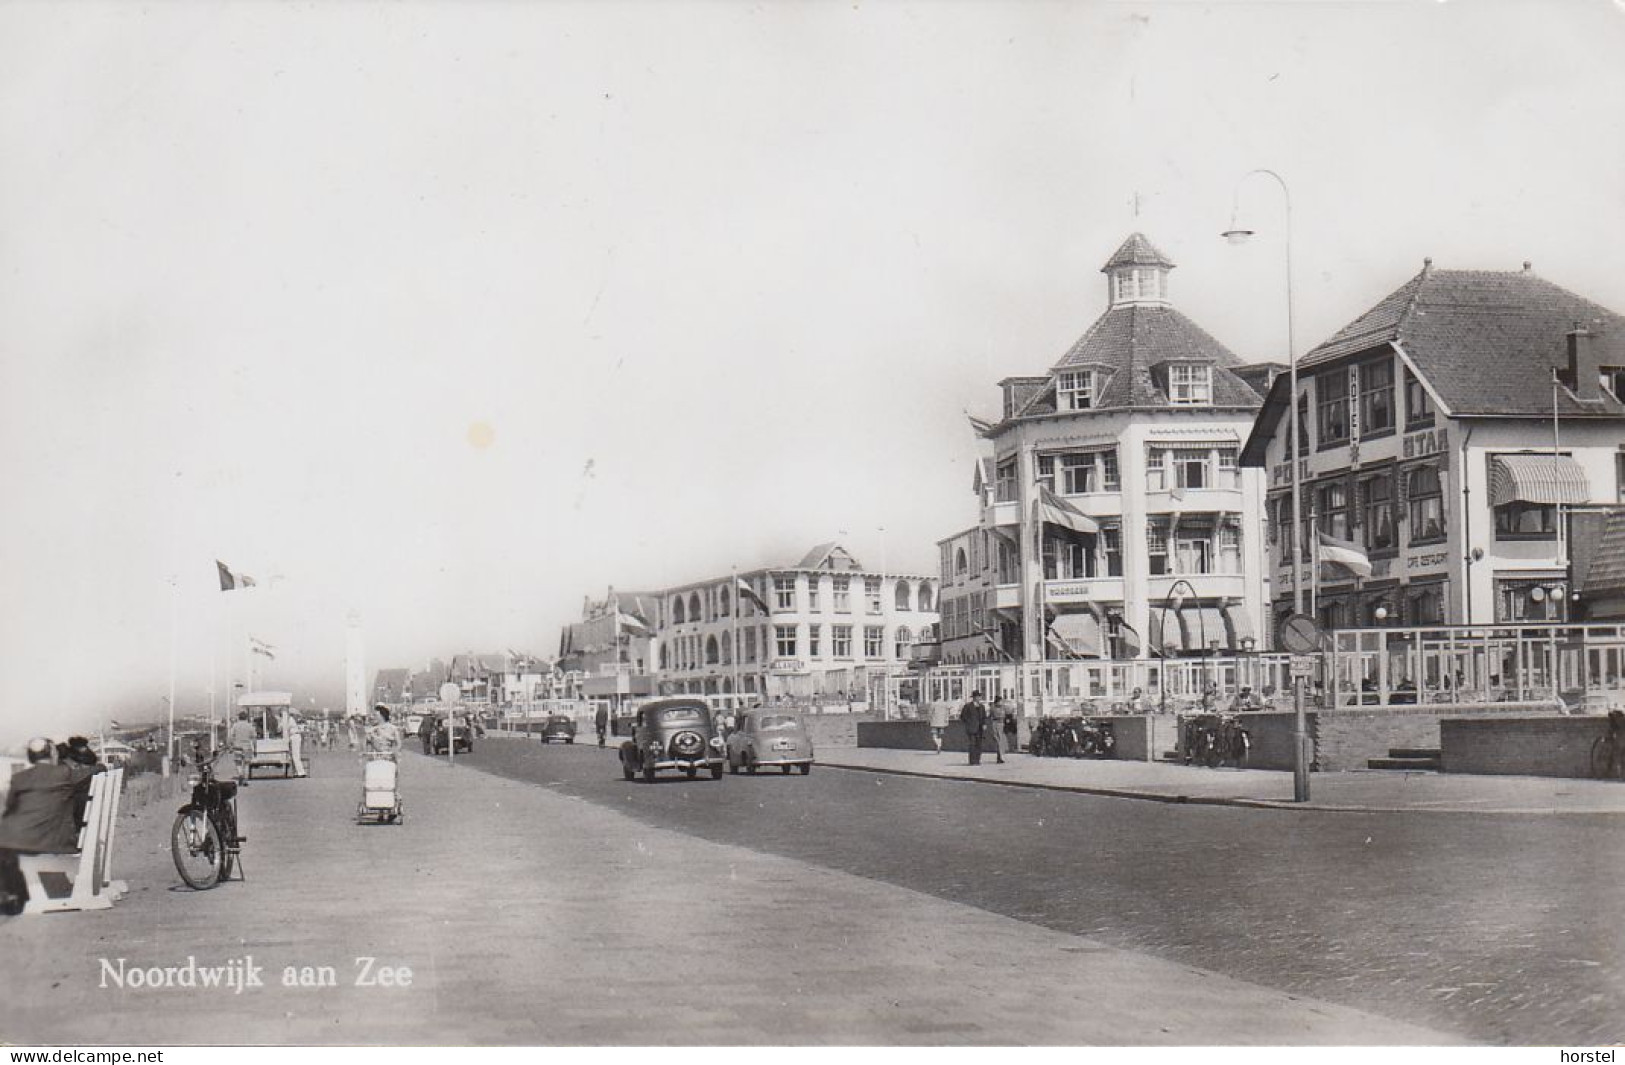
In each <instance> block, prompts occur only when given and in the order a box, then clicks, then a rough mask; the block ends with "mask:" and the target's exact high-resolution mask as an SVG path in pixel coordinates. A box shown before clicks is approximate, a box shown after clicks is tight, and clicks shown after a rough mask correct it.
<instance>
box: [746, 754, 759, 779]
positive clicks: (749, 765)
mask: <svg viewBox="0 0 1625 1065" xmlns="http://www.w3.org/2000/svg"><path fill="white" fill-rule="evenodd" d="M756 768H757V766H756V759H754V758H752V759H750V760H749V761H747V762H746V763H745V772H747V773H749V774H750V775H751V776H755V775H756Z"/></svg>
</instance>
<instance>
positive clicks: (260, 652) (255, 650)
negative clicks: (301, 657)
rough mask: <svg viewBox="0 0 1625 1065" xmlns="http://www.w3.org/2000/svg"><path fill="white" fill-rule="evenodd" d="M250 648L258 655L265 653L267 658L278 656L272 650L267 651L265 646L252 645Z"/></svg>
mask: <svg viewBox="0 0 1625 1065" xmlns="http://www.w3.org/2000/svg"><path fill="white" fill-rule="evenodd" d="M249 650H250V651H252V652H254V653H255V654H257V655H264V656H265V657H266V658H270V659H275V658H276V655H274V654H272V653H271V652H270V651H267V650H266V649H265V648H263V647H250V648H249Z"/></svg>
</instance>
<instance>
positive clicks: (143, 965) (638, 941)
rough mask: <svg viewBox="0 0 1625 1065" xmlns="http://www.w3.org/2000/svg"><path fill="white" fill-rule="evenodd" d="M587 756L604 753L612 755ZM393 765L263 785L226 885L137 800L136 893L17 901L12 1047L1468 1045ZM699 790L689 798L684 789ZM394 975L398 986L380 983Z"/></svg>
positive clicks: (548, 801) (430, 768) (5, 995)
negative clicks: (234, 982)
mask: <svg viewBox="0 0 1625 1065" xmlns="http://www.w3.org/2000/svg"><path fill="white" fill-rule="evenodd" d="M574 753H575V755H576V756H577V757H588V758H602V759H603V760H604V762H605V763H606V771H612V762H611V759H610V758H609V757H608V755H607V752H598V751H591V752H588V751H579V750H578V751H576V752H574ZM841 753H842V754H850V752H841ZM921 757H924V756H921ZM949 757H950V756H943V758H944V760H948V759H949ZM849 760H850V759H849ZM917 760H918V759H917ZM899 763H901V759H899ZM1006 768H1009V767H1006ZM1066 768H1073V769H1076V768H1092V767H1066ZM402 773H403V781H404V789H405V790H404V794H405V797H406V802H407V820H406V823H405V824H404V825H400V826H377V827H374V826H357V825H355V824H354V823H353V822H352V817H353V812H354V804H355V800H356V797H357V791H358V779H359V772H358V768H357V765H356V763H355V761H354V760H353V757H352V756H349V755H346V754H341V753H325V752H324V753H321V754H318V755H317V756H316V758H315V759H314V762H313V772H312V776H311V777H310V778H309V779H305V780H291V781H283V780H265V781H257V782H255V783H254V784H253V785H252V786H251V787H250V788H249V789H248V790H247V792H246V793H245V794H244V796H243V802H242V821H243V825H244V831H245V832H246V834H247V835H248V837H249V841H248V844H247V848H246V851H245V858H246V864H247V875H248V879H247V880H246V881H233V882H231V883H228V884H225V885H222V886H221V887H219V888H216V889H215V890H213V891H208V892H192V891H189V890H187V889H185V888H183V887H180V886H178V880H177V877H176V876H175V873H174V868H173V866H172V864H171V862H170V857H169V850H168V829H169V825H170V821H171V818H172V816H173V807H174V806H175V805H177V804H178V803H177V802H176V801H168V802H159V803H154V804H151V805H148V806H146V807H144V808H142V809H141V810H139V811H137V812H136V813H135V815H134V816H132V817H129V818H126V819H125V820H124V822H123V824H122V826H121V830H120V836H119V851H118V856H117V863H118V868H117V870H116V872H117V874H118V875H120V876H122V877H125V878H127V879H128V880H129V882H130V885H131V888H132V893H131V895H130V896H129V897H128V898H127V899H125V900H124V901H123V902H121V903H120V904H119V905H118V906H116V907H115V908H113V909H112V910H108V911H102V912H98V913H86V914H65V915H56V916H50V917H37V918H9V919H0V958H3V959H4V965H3V968H0V1001H3V1002H4V1010H3V1012H0V1041H7V1042H21V1043H59V1042H67V1043H107V1042H117V1043H136V1044H143V1043H161V1044H197V1043H252V1044H343V1043H374V1044H419V1043H422V1044H462V1043H477V1044H488V1043H497V1044H510V1043H522V1044H571V1045H575V1044H588V1045H592V1044H783V1043H787V1044H822V1043H834V1044H909V1045H932V1044H1015V1043H1038V1044H1083V1045H1088V1044H1095V1045H1140V1044H1174V1045H1213V1044H1255V1043H1259V1042H1273V1043H1287V1044H1373V1043H1374V1044H1412V1045H1415V1044H1434V1043H1447V1042H1451V1041H1454V1037H1452V1036H1450V1035H1449V1034H1447V1033H1440V1032H1435V1031H1429V1030H1426V1029H1422V1028H1417V1027H1414V1026H1409V1025H1405V1024H1401V1023H1396V1022H1393V1021H1389V1020H1387V1019H1385V1018H1382V1017H1378V1016H1374V1015H1371V1014H1367V1013H1362V1012H1359V1011H1356V1010H1351V1009H1347V1008H1343V1007H1340V1006H1335V1005H1330V1004H1327V1003H1323V1002H1317V1001H1314V1000H1312V999H1306V998H1303V997H1301V996H1292V995H1288V994H1285V993H1283V992H1279V991H1275V990H1271V989H1269V988H1265V987H1261V986H1258V985H1256V984H1250V983H1246V982H1244V981H1240V980H1236V979H1233V978H1230V977H1226V976H1223V975H1220V974H1218V973H1214V972H1211V971H1206V970H1202V969H1198V968H1194V967H1191V966H1188V965H1182V964H1178V963H1175V962H1169V961H1163V960H1158V959H1154V958H1151V957H1148V956H1145V955H1141V954H1138V953H1134V952H1131V951H1125V950H1121V949H1117V948H1113V947H1110V946H1107V945H1105V944H1103V943H1101V942H1098V941H1095V940H1092V939H1089V938H1087V937H1083V936H1076V935H1069V934H1065V933H1062V932H1056V931H1052V930H1049V929H1045V928H1042V927H1039V926H1037V925H1034V924H1030V923H1026V922H1022V921H1018V920H1013V919H1010V918H1007V917H1002V916H998V915H996V914H992V913H989V912H987V911H985V910H980V909H976V908H973V907H970V906H966V905H961V904H958V903H955V902H951V901H946V900H943V899H940V898H936V897H932V896H928V895H925V894H921V893H918V892H915V891H911V890H908V889H906V888H901V887H897V886H894V885H890V884H885V883H881V882H879V881H876V880H871V879H867V878H863V877H858V876H852V875H849V874H846V873H842V872H837V871H833V870H829V869H824V868H820V867H817V866H814V865H811V864H808V863H805V862H801V861H797V860H794V859H789V858H783V857H775V856H771V855H768V854H764V853H761V852H758V851H756V850H752V849H749V848H748V847H743V846H736V845H729V844H721V843H712V842H707V841H704V840H701V839H697V838H695V837H692V836H689V835H685V834H682V833H679V832H675V831H671V830H669V829H657V828H653V827H651V826H649V825H647V824H645V823H644V822H641V821H638V820H636V819H634V818H631V817H628V816H625V815H623V814H621V813H617V812H615V811H612V810H609V809H606V808H604V807H602V806H599V805H595V804H593V803H589V802H586V801H583V800H580V799H575V798H571V797H569V796H567V795H563V794H560V793H558V792H556V791H553V790H550V789H549V788H547V787H545V786H543V787H538V786H536V785H534V784H527V783H522V782H517V781H511V780H505V779H501V778H497V777H495V776H492V775H489V774H486V773H483V772H480V771H479V770H477V769H474V768H473V767H471V766H458V767H456V768H450V767H447V766H446V765H445V763H444V760H439V761H430V760H428V759H425V758H423V757H422V756H420V755H417V754H408V755H406V756H405V758H404V760H403V768H402ZM640 786H644V785H637V784H628V785H627V787H629V788H633V787H640ZM693 786H696V787H703V786H712V785H710V784H709V782H701V783H699V784H696V785H693ZM715 786H717V787H722V786H724V785H720V784H719V785H715ZM683 795H684V787H683V786H682V785H680V784H679V785H678V786H675V787H672V788H671V789H670V799H671V801H672V802H682V801H683ZM247 958H251V959H252V964H253V965H254V966H256V967H258V969H259V972H258V975H259V977H260V979H261V980H262V981H263V982H264V986H262V987H250V988H248V989H246V990H244V991H243V992H242V993H240V994H238V993H235V992H234V991H232V990H228V989H217V988H204V987H166V988H159V989H154V988H146V987H142V988H136V987H133V986H129V984H130V983H131V982H130V981H129V980H128V979H127V981H126V984H127V986H125V987H124V988H123V989H120V988H119V987H118V986H117V981H116V980H110V979H109V978H108V976H107V975H106V970H107V968H108V967H109V966H112V967H115V968H116V967H118V966H119V965H120V964H121V963H122V965H123V967H124V971H125V972H126V973H128V972H129V971H130V970H133V969H137V968H140V969H149V968H152V967H158V968H164V967H178V968H180V969H181V970H183V971H184V970H185V969H186V967H187V966H188V962H189V960H190V959H195V962H196V965H197V966H198V967H209V966H218V965H222V964H226V963H228V962H230V961H232V960H233V959H247ZM357 958H373V959H376V961H375V962H373V963H371V968H370V972H369V974H368V975H370V976H371V977H373V978H374V982H375V984H376V985H378V986H356V984H357V979H358V977H359V976H361V975H362V969H361V966H364V965H367V964H368V963H365V962H362V963H359V964H358V963H357V961H356V959H357ZM104 959H105V960H106V964H104V961H103V960H104ZM322 966H327V967H330V969H331V974H332V976H333V977H334V982H335V985H336V986H330V987H284V986H282V980H283V978H284V974H285V970H287V969H288V968H289V967H292V976H293V977H294V978H295V979H296V980H297V978H298V977H300V976H301V975H304V976H307V977H311V978H320V977H324V976H326V975H327V972H326V971H325V970H322V969H321V968H319V967H322ZM307 967H308V972H307V971H304V970H305V969H306V968H307ZM384 967H388V968H389V970H390V972H391V979H390V980H389V983H390V984H393V985H395V986H382V985H383V983H384V982H383V981H381V980H377V977H378V976H379V973H380V971H381V970H382V969H383V968H384ZM408 968H409V969H410V970H411V976H410V985H409V986H400V985H401V984H402V983H403V982H404V976H403V973H402V970H403V969H408ZM177 978H179V977H177ZM1074 1007H1075V1008H1074ZM1266 1033H1267V1035H1266Z"/></svg>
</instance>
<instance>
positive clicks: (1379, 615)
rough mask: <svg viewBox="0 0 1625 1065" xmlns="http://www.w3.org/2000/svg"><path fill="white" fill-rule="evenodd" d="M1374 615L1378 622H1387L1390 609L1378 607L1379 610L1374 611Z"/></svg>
mask: <svg viewBox="0 0 1625 1065" xmlns="http://www.w3.org/2000/svg"><path fill="white" fill-rule="evenodd" d="M1372 614H1373V616H1374V617H1375V618H1376V619H1377V620H1378V621H1387V620H1388V608H1387V607H1385V606H1379V607H1377V609H1376V610H1375V611H1373V612H1372Z"/></svg>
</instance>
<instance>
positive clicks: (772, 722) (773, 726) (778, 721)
mask: <svg viewBox="0 0 1625 1065" xmlns="http://www.w3.org/2000/svg"><path fill="white" fill-rule="evenodd" d="M799 723H800V722H798V721H797V720H796V719H795V718H794V717H792V716H790V715H789V714H769V715H767V716H766V717H760V718H757V719H756V730H757V731H758V732H776V731H782V730H784V729H792V728H795V727H796V725H798V724H799Z"/></svg>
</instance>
